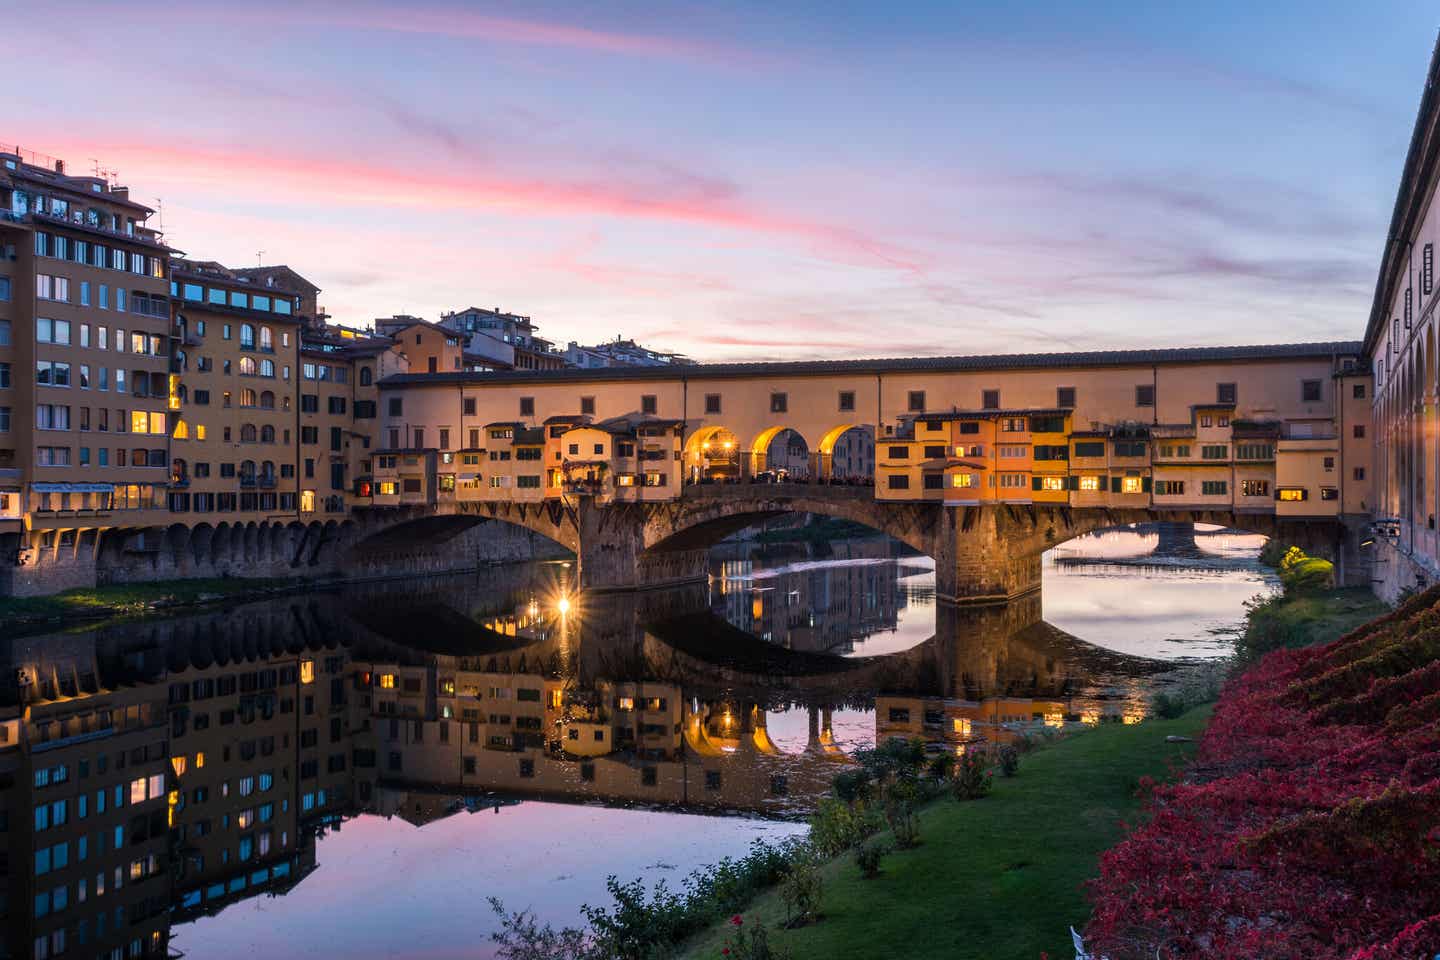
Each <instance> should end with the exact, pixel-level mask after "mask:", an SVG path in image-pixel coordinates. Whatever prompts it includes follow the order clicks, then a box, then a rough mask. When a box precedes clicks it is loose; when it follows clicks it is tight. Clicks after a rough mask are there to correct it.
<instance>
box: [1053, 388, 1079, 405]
mask: <svg viewBox="0 0 1440 960" xmlns="http://www.w3.org/2000/svg"><path fill="white" fill-rule="evenodd" d="M1055 406H1057V407H1074V406H1075V388H1074V387H1056V388H1055Z"/></svg>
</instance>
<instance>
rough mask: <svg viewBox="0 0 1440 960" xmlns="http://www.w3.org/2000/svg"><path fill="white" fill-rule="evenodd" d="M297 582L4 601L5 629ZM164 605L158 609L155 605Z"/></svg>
mask: <svg viewBox="0 0 1440 960" xmlns="http://www.w3.org/2000/svg"><path fill="white" fill-rule="evenodd" d="M300 582H301V581H299V580H294V579H264V578H258V577H257V578H253V579H249V578H238V577H228V578H225V579H214V580H161V581H157V582H155V583H126V584H117V585H115V586H109V587H80V588H77V589H75V590H66V591H64V592H62V593H56V594H52V595H50V596H48V597H0V629H6V628H14V627H17V626H22V625H27V624H31V625H33V624H43V623H46V622H50V621H59V622H65V621H71V620H94V619H100V618H105V617H120V616H133V615H137V614H144V613H148V612H149V611H151V610H152V609H157V610H163V609H166V608H169V607H173V606H183V605H186V604H193V603H200V602H204V601H208V600H219V599H226V598H231V597H242V596H250V595H255V594H263V593H267V592H270V591H275V590H282V589H286V588H290V587H294V586H296V585H297V584H298V583H300ZM157 603H158V604H159V606H158V608H157V607H156V606H154V605H156V604H157Z"/></svg>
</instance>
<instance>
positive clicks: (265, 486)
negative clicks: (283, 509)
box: [255, 474, 275, 490]
mask: <svg viewBox="0 0 1440 960" xmlns="http://www.w3.org/2000/svg"><path fill="white" fill-rule="evenodd" d="M255 483H256V485H257V486H258V487H259V488H260V489H261V490H274V489H275V477H274V476H269V475H265V474H261V475H260V476H259V477H258V478H257V479H256V481H255Z"/></svg>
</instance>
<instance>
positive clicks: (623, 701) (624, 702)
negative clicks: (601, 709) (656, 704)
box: [620, 697, 635, 710]
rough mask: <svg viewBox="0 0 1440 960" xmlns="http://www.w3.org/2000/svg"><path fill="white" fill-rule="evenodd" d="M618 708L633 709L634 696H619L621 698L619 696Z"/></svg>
mask: <svg viewBox="0 0 1440 960" xmlns="http://www.w3.org/2000/svg"><path fill="white" fill-rule="evenodd" d="M620 709H621V710H634V709H635V698H634V697H621V698H620Z"/></svg>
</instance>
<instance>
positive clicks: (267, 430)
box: [260, 423, 275, 443]
mask: <svg viewBox="0 0 1440 960" xmlns="http://www.w3.org/2000/svg"><path fill="white" fill-rule="evenodd" d="M260 442H261V443H274V442H275V428H274V427H272V426H270V424H268V423H267V424H265V426H263V427H261V428H260Z"/></svg>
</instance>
